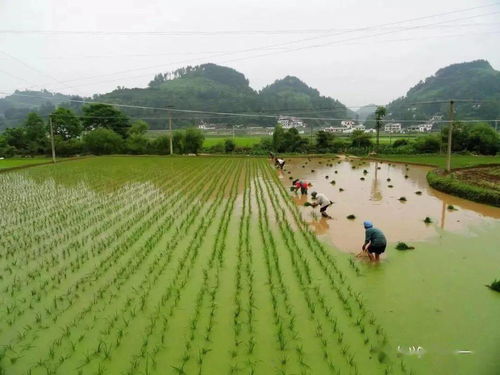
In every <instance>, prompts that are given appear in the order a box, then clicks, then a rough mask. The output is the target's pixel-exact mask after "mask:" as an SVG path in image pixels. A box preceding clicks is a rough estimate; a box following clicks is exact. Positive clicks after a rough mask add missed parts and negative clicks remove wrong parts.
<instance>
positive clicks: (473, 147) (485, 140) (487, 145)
mask: <svg viewBox="0 0 500 375" xmlns="http://www.w3.org/2000/svg"><path fill="white" fill-rule="evenodd" d="M467 143H468V145H467V146H468V147H467V149H468V150H469V151H475V152H478V153H480V154H484V155H495V154H496V153H497V152H499V151H500V136H499V135H498V133H497V132H496V131H495V129H493V128H492V127H491V126H490V125H488V124H476V125H474V126H473V127H472V128H471V129H470V131H469V137H468V140H467Z"/></svg>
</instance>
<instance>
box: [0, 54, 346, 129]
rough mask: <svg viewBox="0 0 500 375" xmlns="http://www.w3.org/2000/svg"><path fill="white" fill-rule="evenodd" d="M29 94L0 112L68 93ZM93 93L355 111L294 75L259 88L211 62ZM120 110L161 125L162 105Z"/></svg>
mask: <svg viewBox="0 0 500 375" xmlns="http://www.w3.org/2000/svg"><path fill="white" fill-rule="evenodd" d="M34 94H36V95H40V96H41V97H42V99H39V100H38V99H37V101H36V102H29V103H28V102H27V101H23V100H22V99H19V100H18V98H22V97H17V96H12V97H8V98H5V99H2V101H3V104H4V106H3V107H0V118H1V114H2V113H3V114H4V115H5V114H6V113H8V114H9V116H10V117H12V116H11V115H12V113H16V115H15V116H14V117H16V118H23V117H24V116H25V115H26V113H27V112H29V111H32V110H34V111H37V112H42V114H44V115H46V114H47V113H50V111H51V110H52V109H53V106H54V105H58V104H60V103H62V102H64V100H67V98H69V96H64V95H62V94H51V93H49V92H47V91H43V92H42V93H40V92H37V93H31V95H34ZM14 99H15V100H18V101H19V103H18V102H15V101H14ZM93 99H94V100H96V101H102V102H109V103H117V104H129V105H137V106H147V107H155V108H166V106H167V105H169V106H173V107H174V108H177V109H190V110H195V111H209V112H234V113H242V114H260V113H262V114H263V115H269V113H271V112H272V113H280V114H290V115H302V116H306V115H307V116H308V117H319V116H321V117H338V118H345V116H349V117H352V116H354V114H353V113H351V112H350V111H349V110H347V108H346V107H345V106H344V105H343V104H342V103H340V102H339V101H338V100H335V99H332V98H329V97H326V96H321V95H320V93H319V92H318V90H316V89H314V88H311V87H309V86H307V85H306V84H305V83H304V82H302V81H301V80H299V79H298V78H296V77H290V76H288V77H285V78H283V79H281V80H277V81H275V82H274V83H273V84H271V85H269V86H267V87H265V88H264V89H263V90H262V91H261V92H257V91H255V90H254V89H252V88H251V87H250V85H249V82H248V79H247V78H246V77H245V76H244V75H243V74H242V73H240V72H238V71H236V70H234V69H232V68H229V67H224V66H220V65H216V64H203V65H198V66H194V67H192V66H188V67H184V68H181V69H178V70H176V71H173V72H168V73H161V74H157V75H155V77H154V78H153V80H151V82H149V84H148V87H146V88H124V87H118V88H117V89H116V90H113V91H112V92H109V93H106V94H102V95H94V96H93ZM0 102H1V101H0ZM45 102H46V103H45ZM42 103H45V104H43V105H45V106H46V107H44V108H45V110H44V111H42V109H44V108H42V107H41V105H42ZM2 108H3V111H2ZM76 108H77V109H78V107H76ZM49 109H50V110H49ZM124 112H126V113H127V114H128V115H129V116H131V117H147V118H148V122H149V123H150V125H151V128H153V129H161V128H165V127H166V114H165V112H164V111H161V110H144V109H139V108H137V109H134V108H126V109H124ZM5 117H7V116H5ZM173 120H174V125H175V126H176V127H179V126H189V125H197V124H199V123H200V121H205V122H207V123H218V124H224V123H228V124H244V125H264V126H273V125H275V123H276V119H275V118H271V117H248V116H231V117H228V116H221V115H207V114H198V113H187V112H174V114H173ZM315 124H320V122H315V123H313V125H315ZM9 125H11V124H9Z"/></svg>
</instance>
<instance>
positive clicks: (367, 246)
mask: <svg viewBox="0 0 500 375" xmlns="http://www.w3.org/2000/svg"><path fill="white" fill-rule="evenodd" d="M363 225H364V227H365V243H364V244H363V247H362V249H363V251H366V252H367V253H368V256H369V257H370V260H372V261H374V262H378V260H379V257H380V254H382V253H383V252H384V251H385V247H386V246H387V240H386V238H385V236H384V233H382V231H381V230H380V229H377V228H374V227H373V224H372V222H371V221H365V222H364V223H363Z"/></svg>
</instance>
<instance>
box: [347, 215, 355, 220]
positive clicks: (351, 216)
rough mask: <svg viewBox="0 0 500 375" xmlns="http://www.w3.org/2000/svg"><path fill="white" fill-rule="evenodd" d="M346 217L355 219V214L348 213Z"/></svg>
mask: <svg viewBox="0 0 500 375" xmlns="http://www.w3.org/2000/svg"><path fill="white" fill-rule="evenodd" d="M347 219H349V220H354V219H356V216H354V215H353V214H350V215H348V216H347Z"/></svg>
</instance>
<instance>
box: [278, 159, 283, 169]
mask: <svg viewBox="0 0 500 375" xmlns="http://www.w3.org/2000/svg"><path fill="white" fill-rule="evenodd" d="M276 166H277V167H278V168H279V169H283V167H284V166H285V161H284V160H283V159H280V158H276Z"/></svg>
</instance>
